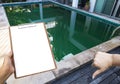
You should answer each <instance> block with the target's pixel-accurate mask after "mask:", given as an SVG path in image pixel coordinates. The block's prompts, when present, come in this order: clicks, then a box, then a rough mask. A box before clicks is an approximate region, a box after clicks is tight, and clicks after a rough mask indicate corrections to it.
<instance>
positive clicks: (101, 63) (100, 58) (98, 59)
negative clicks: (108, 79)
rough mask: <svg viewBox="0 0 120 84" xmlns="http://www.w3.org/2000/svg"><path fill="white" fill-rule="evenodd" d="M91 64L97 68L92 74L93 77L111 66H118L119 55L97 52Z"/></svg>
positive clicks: (119, 62) (119, 61) (119, 64)
mask: <svg viewBox="0 0 120 84" xmlns="http://www.w3.org/2000/svg"><path fill="white" fill-rule="evenodd" d="M93 65H94V66H95V67H97V68H98V70H96V71H95V72H94V73H93V76H92V77H93V78H95V77H96V76H97V75H98V74H100V73H102V72H104V71H105V70H107V69H108V68H110V67H111V66H120V55H119V54H108V53H105V52H97V53H96V55H95V58H94V62H93Z"/></svg>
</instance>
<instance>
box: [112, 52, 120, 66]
mask: <svg viewBox="0 0 120 84" xmlns="http://www.w3.org/2000/svg"><path fill="white" fill-rule="evenodd" d="M112 60H113V61H112V66H120V55H118V54H113V55H112Z"/></svg>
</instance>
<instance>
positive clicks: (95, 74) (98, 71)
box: [92, 69, 102, 79]
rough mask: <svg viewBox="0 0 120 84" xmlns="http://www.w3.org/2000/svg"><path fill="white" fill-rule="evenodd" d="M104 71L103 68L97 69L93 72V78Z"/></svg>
mask: <svg viewBox="0 0 120 84" xmlns="http://www.w3.org/2000/svg"><path fill="white" fill-rule="evenodd" d="M100 73H102V70H100V69H99V70H97V71H95V72H94V73H93V75H92V78H93V79H94V78H95V77H96V76H97V75H98V74H100Z"/></svg>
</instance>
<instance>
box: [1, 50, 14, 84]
mask: <svg viewBox="0 0 120 84" xmlns="http://www.w3.org/2000/svg"><path fill="white" fill-rule="evenodd" d="M13 72H14V67H13V62H12V53H11V52H10V53H9V54H7V55H6V56H5V59H4V63H3V65H2V67H1V68H0V84H4V82H5V81H6V80H7V79H8V77H9V76H10V75H11V74H12V73H13Z"/></svg>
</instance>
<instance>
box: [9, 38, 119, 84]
mask: <svg viewBox="0 0 120 84" xmlns="http://www.w3.org/2000/svg"><path fill="white" fill-rule="evenodd" d="M117 46H120V36H118V37H115V38H114V39H111V40H109V41H107V42H105V43H102V44H100V45H97V46H95V47H93V48H91V49H88V50H86V51H83V52H81V53H79V54H77V55H75V56H73V57H71V58H67V59H65V60H62V61H60V62H58V63H57V69H56V70H53V71H50V72H45V73H40V74H36V75H32V76H28V77H25V78H21V79H14V77H13V76H11V77H10V78H9V79H8V81H7V83H8V84H44V83H46V82H49V81H51V80H53V79H55V78H58V77H60V76H64V75H65V74H67V73H70V72H71V71H72V70H74V69H75V68H79V67H80V66H81V65H83V64H85V63H86V62H88V61H90V60H92V59H93V58H94V55H95V53H96V52H97V51H104V52H107V51H109V50H111V49H113V48H115V47H117ZM94 70H95V69H93V70H92V72H93V71H94ZM83 71H84V70H83ZM80 73H81V74H84V73H83V72H80ZM76 74H78V73H76ZM88 74H89V76H90V75H91V74H90V73H88ZM78 75H79V74H78ZM82 76H83V75H82ZM73 78H74V77H73ZM118 79H119V78H118ZM88 80H89V81H91V79H89V78H88ZM116 80H117V79H116ZM77 81H79V82H81V81H80V80H76V82H77ZM82 81H84V82H85V80H82ZM64 84H68V83H64ZM76 84H77V83H76ZM78 84H79V83H78Z"/></svg>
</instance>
